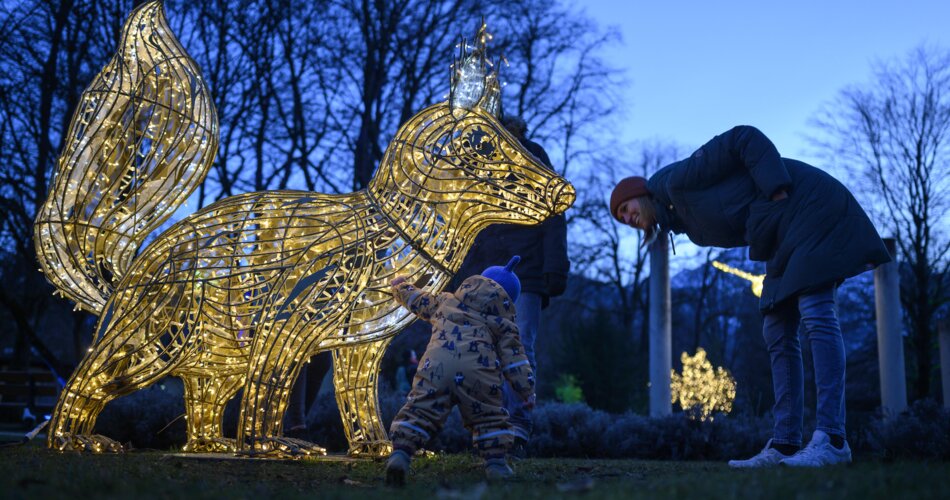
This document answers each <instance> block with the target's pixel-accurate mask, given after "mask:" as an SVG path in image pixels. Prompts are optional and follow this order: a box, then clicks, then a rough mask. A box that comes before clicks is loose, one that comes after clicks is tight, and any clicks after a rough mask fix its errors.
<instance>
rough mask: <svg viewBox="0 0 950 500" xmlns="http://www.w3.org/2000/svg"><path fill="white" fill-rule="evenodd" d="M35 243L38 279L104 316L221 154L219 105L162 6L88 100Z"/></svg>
mask: <svg viewBox="0 0 950 500" xmlns="http://www.w3.org/2000/svg"><path fill="white" fill-rule="evenodd" d="M64 144H65V147H64V149H63V152H62V154H61V155H60V158H59V168H58V171H57V172H56V175H55V177H54V179H53V183H52V186H51V187H50V193H49V197H48V198H47V199H46V202H45V203H44V204H43V206H42V207H41V208H40V209H39V210H38V212H37V217H36V224H35V225H34V234H35V238H34V243H35V245H36V254H37V256H38V258H39V261H40V265H41V266H42V271H43V272H44V273H45V274H46V276H47V277H48V279H49V280H50V281H51V282H52V283H53V284H54V285H55V286H56V288H58V289H59V291H60V293H61V294H62V295H63V296H64V297H68V298H70V299H72V300H73V301H75V302H76V303H77V307H79V308H83V309H87V310H89V311H90V312H93V313H96V314H99V313H101V312H102V309H103V307H104V306H105V303H106V301H107V300H108V298H109V296H111V295H112V293H113V291H114V289H115V285H116V284H117V283H118V282H119V280H120V279H121V278H122V277H123V276H125V274H126V273H127V272H128V270H129V267H130V266H131V264H132V261H133V259H134V258H135V252H136V251H137V250H138V247H139V245H140V244H141V243H142V241H143V240H144V239H145V237H146V236H147V235H148V234H149V233H151V232H152V231H153V230H155V228H157V227H158V226H159V225H160V224H161V223H162V222H164V221H165V220H166V219H168V217H169V216H171V215H172V213H173V212H174V211H175V209H176V208H178V207H179V206H180V205H181V204H182V203H183V202H184V201H185V200H186V199H187V198H188V196H189V195H190V194H191V193H192V192H193V191H194V190H195V188H197V187H198V186H199V185H200V184H201V182H202V181H203V180H204V177H205V174H206V173H207V171H208V169H209V168H210V166H211V163H212V162H213V161H214V156H215V153H216V152H217V149H218V120H217V116H216V114H215V109H214V102H213V101H212V99H211V95H210V94H209V92H208V88H207V86H206V85H205V83H204V80H203V79H202V78H201V74H200V72H199V70H198V65H197V64H196V63H195V62H194V61H193V60H192V59H191V58H190V57H188V55H187V54H186V53H185V50H184V49H183V48H182V46H181V44H180V43H179V42H178V40H177V39H176V38H175V37H174V36H173V35H172V33H171V30H170V29H169V28H168V22H167V20H166V18H165V15H164V11H163V8H162V5H161V4H160V3H158V2H152V3H149V4H145V5H143V6H141V7H140V8H139V9H137V10H136V11H135V12H133V13H132V15H131V16H130V17H129V20H128V22H126V25H125V28H124V29H123V32H122V37H121V41H120V42H119V47H118V50H117V51H116V54H115V56H113V58H112V60H111V61H109V63H108V64H107V65H106V66H105V67H104V68H103V69H102V71H100V72H99V74H98V75H97V76H96V77H95V79H93V81H92V83H90V84H89V87H88V88H86V90H85V92H83V94H82V97H81V99H80V101H79V104H78V106H77V108H76V111H75V113H74V115H73V118H72V122H71V123H70V125H69V129H68V131H67V133H66V139H65V141H64Z"/></svg>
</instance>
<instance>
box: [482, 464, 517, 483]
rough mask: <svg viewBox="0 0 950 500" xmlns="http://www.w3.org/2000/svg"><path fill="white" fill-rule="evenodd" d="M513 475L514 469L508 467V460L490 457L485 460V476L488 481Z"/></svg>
mask: <svg viewBox="0 0 950 500" xmlns="http://www.w3.org/2000/svg"><path fill="white" fill-rule="evenodd" d="M514 475H515V471H513V470H511V467H508V462H506V461H505V459H504V458H490V459H488V460H485V477H487V478H488V480H489V481H496V480H504V479H509V478H511V477H512V476H514Z"/></svg>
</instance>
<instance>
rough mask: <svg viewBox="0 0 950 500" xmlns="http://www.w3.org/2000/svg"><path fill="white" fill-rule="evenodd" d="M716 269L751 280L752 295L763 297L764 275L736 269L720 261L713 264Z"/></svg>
mask: <svg viewBox="0 0 950 500" xmlns="http://www.w3.org/2000/svg"><path fill="white" fill-rule="evenodd" d="M712 265H713V267H715V268H716V269H718V270H720V271H723V272H726V273H729V274H732V275H734V276H738V277H740V278H743V279H746V280H749V281H750V282H751V283H752V294H753V295H755V296H756V297H761V296H762V282H763V280H765V275H764V274H752V273H749V272H746V271H743V270H741V269H736V268H734V267H732V266H730V265H728V264H723V263H722V262H719V261H718V260H714V261H713V262H712Z"/></svg>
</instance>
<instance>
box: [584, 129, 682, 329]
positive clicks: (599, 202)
mask: <svg viewBox="0 0 950 500" xmlns="http://www.w3.org/2000/svg"><path fill="white" fill-rule="evenodd" d="M677 152H678V148H677V146H675V145H673V144H669V143H663V142H645V143H640V144H638V145H636V146H635V152H634V153H632V154H630V155H624V154H617V151H613V153H614V154H612V155H611V156H610V157H609V158H607V157H604V158H602V161H601V162H600V164H601V165H605V167H604V168H603V169H601V170H596V171H595V170H590V171H589V172H588V177H587V178H586V179H585V181H584V186H585V189H584V190H583V191H581V192H580V193H579V194H578V201H577V202H576V203H575V208H574V209H573V210H571V212H572V214H571V219H570V221H569V227H570V229H571V234H572V235H574V236H573V238H572V245H571V248H570V251H571V261H572V262H573V263H574V264H575V269H576V271H577V272H579V273H580V274H583V275H585V276H587V277H588V278H591V279H594V280H596V281H600V282H604V283H608V284H609V285H610V287H611V288H612V289H613V290H614V291H615V292H616V294H617V296H616V298H617V302H616V303H617V304H619V306H620V320H621V322H622V324H623V325H624V327H626V328H628V329H629V328H631V327H632V326H633V324H634V321H633V319H634V318H635V317H636V316H637V314H638V313H641V314H645V313H646V311H647V307H648V303H647V294H646V293H645V286H646V285H645V280H644V277H645V271H646V267H645V264H646V262H647V259H646V256H647V254H648V252H647V250H646V249H645V248H644V247H643V246H642V245H641V243H642V241H641V240H640V238H642V233H641V232H640V231H633V230H631V229H629V228H626V227H625V226H622V225H621V224H618V223H617V221H616V220H615V219H614V217H613V215H612V214H611V213H610V207H609V206H608V205H607V202H606V197H607V196H609V193H610V192H611V190H612V189H613V186H614V185H615V183H616V182H617V181H618V180H620V179H621V178H623V177H627V176H630V175H641V176H644V177H649V176H650V175H652V174H653V173H654V172H656V171H657V170H659V169H660V168H662V167H663V166H665V165H667V164H668V163H670V162H672V161H674V159H675V158H676V157H677ZM617 157H621V158H622V157H631V158H636V160H635V161H634V162H631V163H626V162H621V163H617V161H616V158H617ZM628 237H630V238H629V239H628ZM633 238H635V240H633ZM631 240H633V241H631ZM645 328H646V323H645V322H644V329H645ZM639 337H640V338H641V340H645V339H646V338H647V335H646V331H645V330H644V331H643V332H641V334H640V335H639Z"/></svg>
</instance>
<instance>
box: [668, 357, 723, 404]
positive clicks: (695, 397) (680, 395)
mask: <svg viewBox="0 0 950 500" xmlns="http://www.w3.org/2000/svg"><path fill="white" fill-rule="evenodd" d="M680 360H681V361H682V362H683V373H682V374H678V373H676V370H671V372H672V380H671V382H670V389H671V391H670V392H671V393H672V396H673V403H679V405H680V407H681V408H683V410H685V411H686V412H687V413H688V414H689V415H690V418H693V419H696V418H699V419H701V420H703V421H707V420H713V416H714V414H715V413H727V414H728V413H729V412H730V411H732V402H733V400H735V399H736V381H735V379H734V378H732V375H731V374H729V372H728V371H727V370H726V369H725V368H723V367H721V366H719V367H716V368H715V369H713V366H712V364H711V363H710V362H709V360H708V359H706V351H705V350H704V349H703V348H702V347H700V348H699V349H697V350H696V354H694V355H693V356H689V355H687V354H686V353H685V352H684V353H683V354H681V355H680Z"/></svg>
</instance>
